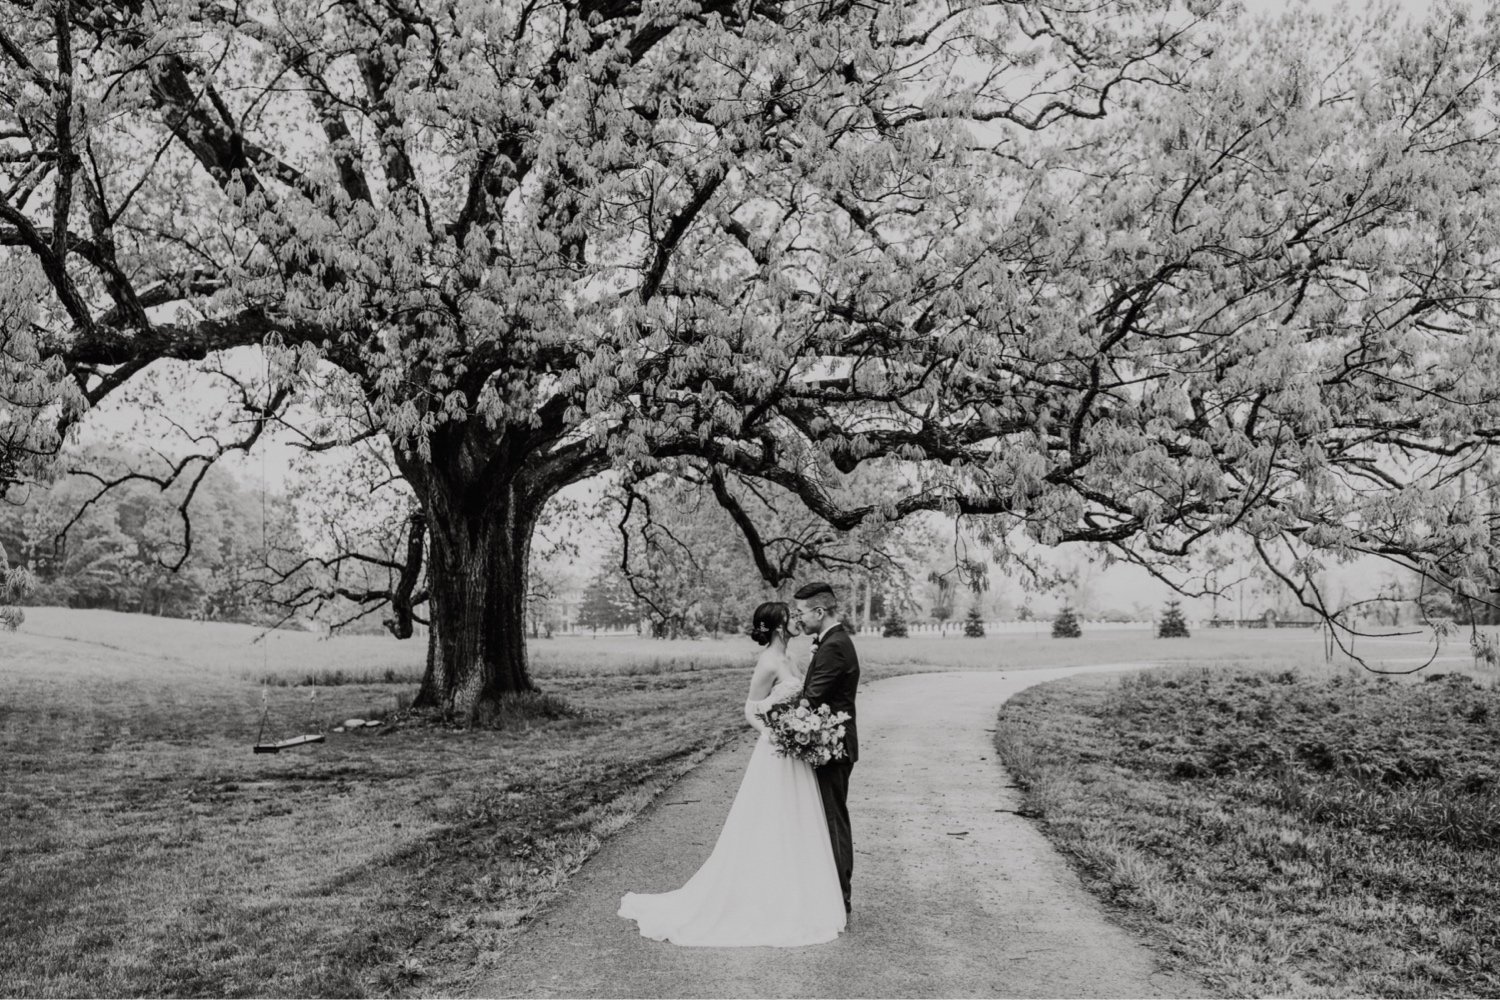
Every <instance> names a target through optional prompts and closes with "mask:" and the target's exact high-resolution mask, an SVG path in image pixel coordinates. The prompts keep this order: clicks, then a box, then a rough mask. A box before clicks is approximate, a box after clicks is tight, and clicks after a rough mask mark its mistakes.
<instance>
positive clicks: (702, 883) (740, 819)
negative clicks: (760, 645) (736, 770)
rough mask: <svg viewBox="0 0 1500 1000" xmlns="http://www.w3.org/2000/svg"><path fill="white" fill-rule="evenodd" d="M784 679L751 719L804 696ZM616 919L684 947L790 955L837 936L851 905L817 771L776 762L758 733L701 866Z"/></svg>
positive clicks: (755, 704)
mask: <svg viewBox="0 0 1500 1000" xmlns="http://www.w3.org/2000/svg"><path fill="white" fill-rule="evenodd" d="M778 675H779V676H778V680H777V681H776V683H775V685H774V686H773V687H772V689H771V693H770V695H769V696H767V697H766V698H763V699H761V700H759V701H752V702H746V704H745V713H746V717H747V718H749V717H750V716H751V714H752V713H753V712H755V711H763V710H764V709H765V708H767V707H769V706H770V705H774V704H776V703H777V702H780V701H788V700H791V699H793V698H795V697H797V696H798V695H799V693H800V691H801V688H802V681H801V680H800V679H798V678H797V677H796V676H795V675H793V674H792V672H791V670H790V667H789V665H788V666H786V667H783V668H779V669H778ZM757 728H760V727H757ZM619 915H620V916H622V917H625V918H627V919H630V920H634V921H636V923H637V924H638V925H639V926H640V931H641V934H643V935H645V936H646V937H648V938H653V939H655V940H657V941H670V942H672V943H673V944H678V945H696V946H701V947H721V948H725V947H748V946H755V945H760V946H771V947H779V948H792V947H797V946H799V945H809V944H822V943H823V942H825V941H832V940H834V939H835V938H837V937H838V936H839V933H840V932H841V931H842V930H843V929H844V925H845V915H844V897H843V893H842V891H841V890H840V889H839V876H838V869H837V868H836V867H835V865H834V860H833V847H832V846H831V845H830V843H829V840H828V824H827V821H826V820H825V819H824V817H823V800H822V798H821V797H820V796H819V794H818V780H817V778H815V777H814V776H813V770H812V766H811V765H809V764H807V763H804V762H803V761H800V760H792V759H790V758H787V757H780V756H777V754H776V753H775V751H773V750H772V749H771V743H770V740H769V738H768V737H767V736H766V733H765V730H764V729H761V734H760V739H759V740H758V741H757V742H756V744H755V751H754V752H753V753H751V755H750V763H749V765H748V766H747V767H746V768H745V777H744V779H743V780H742V781H741V782H740V790H739V792H738V794H736V795H735V797H734V804H733V805H731V806H730V807H729V815H728V816H727V817H726V818H725V820H724V828H723V830H721V831H720V833H719V840H718V843H716V844H715V845H714V849H713V853H711V854H710V855H709V856H708V860H707V861H705V862H704V863H703V867H702V868H699V869H698V871H697V874H695V875H694V876H693V877H692V878H690V879H688V881H687V884H686V885H684V886H683V887H682V888H681V889H677V890H675V891H673V892H666V893H659V894H645V893H635V892H627V893H626V894H625V896H624V898H622V899H621V900H620V911H619Z"/></svg>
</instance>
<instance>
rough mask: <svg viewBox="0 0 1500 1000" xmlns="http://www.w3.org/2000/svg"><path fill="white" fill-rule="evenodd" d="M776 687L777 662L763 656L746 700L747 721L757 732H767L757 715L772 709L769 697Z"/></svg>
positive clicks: (757, 666)
mask: <svg viewBox="0 0 1500 1000" xmlns="http://www.w3.org/2000/svg"><path fill="white" fill-rule="evenodd" d="M775 686H776V663H775V660H774V659H773V658H772V657H770V656H768V655H766V654H762V655H761V658H760V660H759V661H757V662H756V664H755V673H754V674H753V675H752V676H751V678H750V693H749V694H748V695H747V696H746V698H745V721H746V722H748V723H750V725H751V726H752V727H754V728H755V730H756V731H757V732H765V730H766V724H765V722H764V721H762V720H761V718H760V716H759V715H758V714H757V713H759V712H764V711H765V710H766V709H768V708H770V707H771V704H770V698H768V697H767V696H768V695H769V694H770V693H771V689H772V688H773V687H775Z"/></svg>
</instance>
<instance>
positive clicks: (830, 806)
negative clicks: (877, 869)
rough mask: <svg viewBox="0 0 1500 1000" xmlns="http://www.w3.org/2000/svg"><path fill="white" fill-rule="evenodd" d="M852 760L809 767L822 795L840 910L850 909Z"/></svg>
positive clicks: (852, 871) (851, 876) (851, 873)
mask: <svg viewBox="0 0 1500 1000" xmlns="http://www.w3.org/2000/svg"><path fill="white" fill-rule="evenodd" d="M852 770H854V763H853V761H847V760H841V761H837V762H835V763H832V764H825V765H823V766H822V767H817V768H813V774H815V775H817V778H818V792H819V793H820V794H821V795H822V796H823V816H824V818H825V819H827V820H828V840H829V842H830V843H832V844H833V862H834V865H835V866H836V867H837V868H838V872H839V888H841V889H843V891H844V909H845V910H848V909H849V908H850V895H849V884H850V881H851V880H852V878H853V876H854V833H853V831H851V830H850V828H849V772H850V771H852Z"/></svg>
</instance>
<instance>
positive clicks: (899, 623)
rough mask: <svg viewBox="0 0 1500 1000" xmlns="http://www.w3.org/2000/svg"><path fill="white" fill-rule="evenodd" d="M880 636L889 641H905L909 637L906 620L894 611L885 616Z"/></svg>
mask: <svg viewBox="0 0 1500 1000" xmlns="http://www.w3.org/2000/svg"><path fill="white" fill-rule="evenodd" d="M880 634H881V635H883V636H885V637H886V638H887V639H892V638H894V639H905V638H906V637H907V629H906V619H904V618H902V617H901V616H900V615H898V614H897V613H896V612H895V610H894V609H893V610H892V611H891V613H890V614H888V615H886V616H885V621H884V622H882V623H881V625H880Z"/></svg>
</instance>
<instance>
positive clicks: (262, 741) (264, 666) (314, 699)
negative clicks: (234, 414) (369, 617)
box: [250, 344, 325, 753]
mask: <svg viewBox="0 0 1500 1000" xmlns="http://www.w3.org/2000/svg"><path fill="white" fill-rule="evenodd" d="M261 353H262V355H264V354H265V345H264V344H262V345H261ZM265 362H266V391H267V392H269V391H270V382H271V359H270V358H269V357H266V359H265ZM269 407H270V403H269V402H268V403H267V411H266V412H269ZM261 419H262V421H264V420H265V419H266V417H265V415H264V414H262V417H261ZM262 426H264V424H262ZM266 524H267V519H266V451H265V448H264V446H262V448H261V452H260V550H261V561H262V562H263V563H265V565H266V566H267V567H269V566H270V565H271V542H270V536H269V534H268V532H267V528H266ZM264 639H265V633H261V635H260V636H259V638H257V639H256V640H255V641H256V642H262V640H264ZM260 649H261V670H262V673H269V671H270V669H271V667H270V662H269V661H270V653H269V652H268V650H267V648H266V646H265V644H264V643H263V642H262V645H261V647H260ZM317 706H318V689H317V688H316V687H314V688H312V689H311V692H310V693H309V694H308V728H309V729H314V728H317V711H316V709H317ZM270 717H271V699H270V692H269V691H268V690H267V685H265V684H264V683H263V684H261V687H260V729H259V730H258V731H257V732H256V734H255V743H254V745H253V746H251V748H250V750H251V752H252V753H280V752H281V751H283V750H290V749H291V748H292V747H300V746H304V745H305V744H308V743H323V742H325V740H324V737H323V734H322V733H303V734H302V735H300V736H289V737H287V738H286V739H282V740H278V739H271V740H267V739H266V721H267V720H268V719H269V718H270Z"/></svg>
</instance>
